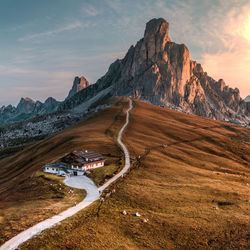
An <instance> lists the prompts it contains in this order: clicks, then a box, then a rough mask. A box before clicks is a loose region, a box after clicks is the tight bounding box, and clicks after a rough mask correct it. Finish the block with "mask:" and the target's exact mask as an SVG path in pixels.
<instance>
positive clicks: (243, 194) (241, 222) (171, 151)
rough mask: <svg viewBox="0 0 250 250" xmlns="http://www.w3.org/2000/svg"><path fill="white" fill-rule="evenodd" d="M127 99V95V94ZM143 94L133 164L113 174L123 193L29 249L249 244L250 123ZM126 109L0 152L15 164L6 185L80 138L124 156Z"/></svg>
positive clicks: (131, 145)
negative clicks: (161, 103)
mask: <svg viewBox="0 0 250 250" xmlns="http://www.w3.org/2000/svg"><path fill="white" fill-rule="evenodd" d="M122 103H123V106H126V105H127V101H126V100H125V99H122ZM134 104H135V107H134V109H133V110H132V112H131V121H130V123H129V126H128V128H127V130H126V131H125V135H124V136H125V137H124V142H125V144H126V145H127V147H128V149H129V151H130V153H131V156H132V158H133V162H132V163H133V167H132V169H131V171H130V172H129V173H128V175H127V176H126V177H125V178H123V179H121V180H119V181H118V182H117V183H116V184H114V187H115V189H116V193H114V194H113V195H112V197H110V198H105V201H104V202H103V203H100V202H96V203H94V204H93V205H91V206H90V207H88V208H87V209H86V210H84V211H82V212H79V213H78V214H77V215H75V216H73V217H72V218H70V219H69V220H67V221H65V222H63V223H62V224H61V225H59V226H56V227H55V228H52V229H50V230H48V231H46V232H45V233H43V234H42V235H40V236H38V237H36V238H34V239H32V240H31V241H29V242H27V243H25V244H24V245H23V246H22V247H21V249H40V248H42V249H59V248H60V249H69V248H70V249H72V248H73V249H79V248H91V249H97V248H103V249H105V248H109V249H110V248H111V249H117V248H119V249H120V248H123V249H143V248H151V249H160V248H165V249H184V248H185V249H211V248H213V249H219V248H222V249H235V248H241V249H246V248H248V247H249V245H248V244H249V230H248V229H249V227H250V223H249V221H250V220H249V188H250V186H249V184H250V178H249V177H250V169H249V162H250V143H249V141H250V134H249V130H247V129H244V128H240V127H237V126H234V125H230V124H226V123H223V122H218V121H214V120H211V119H206V118H202V117H199V116H193V115H187V114H183V113H180V112H176V111H173V110H169V109H166V108H162V107H157V106H153V105H151V104H147V103H144V102H141V101H138V100H134ZM120 111H121V105H120V106H119V105H118V106H115V107H112V108H109V109H107V110H105V111H101V112H100V113H98V115H96V116H95V117H93V118H90V119H88V120H87V121H86V122H83V123H80V124H78V125H77V126H75V127H73V128H70V129H67V130H65V131H63V132H61V133H60V134H58V135H56V136H53V137H51V138H49V139H46V140H44V141H43V142H40V143H39V144H37V145H36V146H35V147H34V148H33V150H32V151H31V149H30V150H26V151H24V152H23V153H22V154H19V155H18V156H14V157H12V158H9V159H7V160H6V159H5V160H2V161H0V164H1V166H3V165H2V164H3V163H5V164H8V162H10V160H12V161H13V162H12V163H9V164H8V165H6V167H5V170H4V171H3V169H2V168H1V175H2V174H3V173H6V174H5V176H6V177H5V178H4V179H3V180H4V182H3V183H2V184H1V191H3V190H7V189H8V187H10V185H12V184H14V180H13V179H12V178H13V177H14V176H16V180H15V182H17V180H21V179H24V176H25V175H27V174H28V175H32V173H33V172H34V171H36V170H37V169H39V168H40V167H41V165H42V164H43V163H44V161H45V160H44V158H45V156H46V159H47V161H49V160H51V159H53V158H55V157H59V156H61V155H62V154H63V152H65V151H68V150H69V149H71V148H76V149H77V148H80V147H83V146H84V147H85V146H86V145H88V146H89V148H90V149H94V150H98V151H99V152H100V153H102V154H104V155H108V154H111V155H115V156H116V157H118V158H119V157H121V154H120V151H119V149H118V148H117V146H116V145H115V143H114V140H113V136H114V135H115V131H116V129H117V127H119V126H120V125H121V124H122V123H121V122H123V119H124V115H122V114H121V113H120ZM114 122H115V123H114ZM93 124H95V126H93ZM14 159H16V160H14ZM31 159H32V163H31V162H29V161H30V160H31ZM14 161H15V162H14ZM21 162H24V164H23V167H21V165H20V163H21ZM12 168H16V170H15V171H12V170H10V169H12ZM7 173H8V175H9V176H10V177H9V178H8V177H7ZM16 184H17V183H16ZM6 188H7V189H6ZM5 192H6V191H5ZM123 210H126V211H127V213H128V214H127V215H123V214H122V211H123ZM136 212H139V213H140V214H141V215H142V216H141V217H136V216H134V214H135V213H136ZM144 218H147V219H149V220H148V222H143V219H144Z"/></svg>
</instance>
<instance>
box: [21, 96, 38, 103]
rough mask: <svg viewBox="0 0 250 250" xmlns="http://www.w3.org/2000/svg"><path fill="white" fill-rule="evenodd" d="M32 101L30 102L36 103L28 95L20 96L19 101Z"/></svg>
mask: <svg viewBox="0 0 250 250" xmlns="http://www.w3.org/2000/svg"><path fill="white" fill-rule="evenodd" d="M24 101H25V102H32V103H36V101H34V100H33V99H31V98H29V97H25V98H23V97H22V98H21V101H20V102H24Z"/></svg>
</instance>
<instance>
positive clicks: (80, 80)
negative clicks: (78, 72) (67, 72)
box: [66, 76, 90, 99]
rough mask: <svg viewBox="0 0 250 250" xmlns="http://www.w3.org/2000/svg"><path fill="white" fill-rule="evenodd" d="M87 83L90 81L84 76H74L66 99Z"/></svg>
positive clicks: (87, 84)
mask: <svg viewBox="0 0 250 250" xmlns="http://www.w3.org/2000/svg"><path fill="white" fill-rule="evenodd" d="M89 85H90V83H89V82H88V81H87V80H86V78H85V77H84V76H81V77H78V76H76V77H75V79H74V82H73V86H72V88H71V90H70V91H69V94H68V96H67V98H66V99H68V98H70V97H72V96H73V95H74V94H76V93H77V92H79V91H81V90H82V89H85V88H87V87H88V86H89Z"/></svg>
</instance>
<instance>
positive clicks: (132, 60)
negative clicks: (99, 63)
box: [60, 18, 250, 123]
mask: <svg viewBox="0 0 250 250" xmlns="http://www.w3.org/2000/svg"><path fill="white" fill-rule="evenodd" d="M168 31H169V24H168V23H167V22H166V21H165V20H164V19H163V18H159V19H152V20H151V21H149V22H148V23H147V24H146V29H145V33H144V37H143V38H142V39H141V40H140V41H138V42H137V44H136V45H135V46H131V47H130V49H129V50H128V52H127V54H126V56H125V57H124V58H123V59H121V60H116V61H115V62H114V63H113V64H111V66H110V67H109V70H108V72H107V73H106V74H105V75H104V76H103V77H102V78H100V79H99V80H98V81H97V82H96V83H95V84H94V85H92V86H90V87H87V88H86V89H83V90H81V91H80V92H78V93H77V94H76V95H75V96H74V97H72V98H69V99H68V100H66V101H65V102H64V103H63V104H62V105H61V106H60V108H61V109H67V108H68V109H70V108H72V107H75V106H77V105H79V104H80V103H83V102H85V101H86V100H88V99H89V98H92V97H93V96H95V95H96V94H97V93H98V92H100V91H104V89H107V88H109V94H108V96H117V95H118V96H120V95H122V96H123V95H125V96H128V95H132V96H134V97H136V98H138V99H142V100H147V101H149V102H151V103H153V104H157V105H164V106H167V107H168V106H172V105H173V106H175V107H179V109H181V110H182V111H185V112H189V113H193V114H197V115H201V116H205V117H209V118H214V119H218V120H235V121H239V122H245V123H249V121H250V118H249V111H248V109H247V105H246V103H245V102H244V100H242V99H241V97H240V93H239V90H238V89H237V88H235V89H232V88H230V87H229V86H227V85H226V83H225V82H224V81H223V80H222V79H220V80H219V81H216V80H214V79H213V78H211V77H209V76H208V74H207V73H206V72H204V71H203V69H202V66H201V65H200V64H199V63H197V62H196V61H192V60H191V59H190V56H189V50H188V48H187V47H186V46H185V45H184V44H176V43H174V42H171V40H170V38H169V36H168Z"/></svg>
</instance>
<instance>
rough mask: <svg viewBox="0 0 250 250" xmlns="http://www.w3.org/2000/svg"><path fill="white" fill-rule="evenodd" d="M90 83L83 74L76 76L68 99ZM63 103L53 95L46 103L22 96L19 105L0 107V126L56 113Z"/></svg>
mask: <svg viewBox="0 0 250 250" xmlns="http://www.w3.org/2000/svg"><path fill="white" fill-rule="evenodd" d="M89 85H90V84H89V82H88V81H87V80H86V79H85V78H84V77H83V76H82V77H78V76H77V77H75V79H74V82H73V86H72V89H71V90H70V92H69V94H68V96H67V98H66V99H68V98H70V97H72V96H73V95H74V94H76V93H77V92H79V91H81V90H82V89H84V88H86V87H88V86H89ZM61 103H62V102H59V101H57V100H56V99H54V98H52V97H49V98H48V99H47V100H46V101H45V102H44V103H42V102H40V101H34V100H32V99H31V98H29V97H26V98H21V100H20V102H19V104H18V105H17V107H14V106H12V105H8V106H7V107H6V106H2V107H1V108H0V126H3V125H7V124H11V123H16V122H20V121H24V120H27V119H31V118H34V117H36V116H39V115H44V114H50V113H54V112H56V111H57V110H58V107H59V106H60V104H61Z"/></svg>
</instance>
